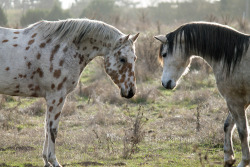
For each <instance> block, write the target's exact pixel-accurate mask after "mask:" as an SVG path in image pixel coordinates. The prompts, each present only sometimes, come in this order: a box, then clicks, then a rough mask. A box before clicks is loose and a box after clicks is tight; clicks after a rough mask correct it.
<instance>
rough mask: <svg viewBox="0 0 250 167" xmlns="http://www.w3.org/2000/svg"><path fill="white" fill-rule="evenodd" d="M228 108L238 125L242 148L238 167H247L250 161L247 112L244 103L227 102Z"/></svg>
mask: <svg viewBox="0 0 250 167" xmlns="http://www.w3.org/2000/svg"><path fill="white" fill-rule="evenodd" d="M227 105H228V108H229V110H230V112H231V114H232V117H233V119H234V121H235V123H236V127H237V130H238V133H239V137H240V141H241V150H242V160H241V162H240V164H239V165H238V167H246V166H248V165H249V163H250V152H249V143H248V122H247V117H246V112H245V110H244V104H242V105H241V104H240V103H235V102H232V101H231V102H227Z"/></svg>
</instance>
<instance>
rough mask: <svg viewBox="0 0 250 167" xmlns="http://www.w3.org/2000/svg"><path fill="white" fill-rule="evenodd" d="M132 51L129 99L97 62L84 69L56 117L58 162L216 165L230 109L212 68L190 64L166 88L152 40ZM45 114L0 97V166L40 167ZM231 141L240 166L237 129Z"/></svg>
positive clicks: (34, 103)
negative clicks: (132, 91)
mask: <svg viewBox="0 0 250 167" xmlns="http://www.w3.org/2000/svg"><path fill="white" fill-rule="evenodd" d="M121 29H122V28H121ZM168 29H171V28H166V32H167V31H168ZM145 34H146V35H145ZM154 34H156V33H154ZM136 46H137V50H136V51H137V56H138V60H137V64H136V77H137V88H138V90H137V94H136V96H135V97H133V98H132V99H130V100H127V99H123V98H121V97H120V95H119V90H118V88H117V87H116V86H115V85H114V84H113V83H112V81H111V80H110V79H109V77H108V76H107V75H106V74H105V72H104V70H103V62H102V59H95V60H93V61H92V62H91V63H90V64H89V65H88V66H87V68H86V69H85V71H84V72H83V74H82V77H81V82H80V84H79V85H78V87H77V89H76V90H75V91H74V92H72V93H71V94H70V95H69V96H68V98H67V102H66V104H65V106H64V110H63V113H62V117H61V121H60V125H59V126H60V127H59V132H58V137H57V140H56V146H57V148H56V153H57V158H58V160H59V162H60V163H61V164H62V165H63V166H67V167H68V166H69V167H70V166H131V167H134V166H157V167H158V166H159V167H161V166H162V167H165V166H166V167H168V166H171V167H173V166H181V167H183V166H187V167H188V166H189V167H195V166H222V165H223V139H224V132H223V124H224V120H225V118H226V116H227V112H228V111H227V107H226V104H225V102H224V100H223V98H222V97H221V96H220V94H219V92H218V90H217V88H216V85H215V79H214V76H213V74H212V72H211V69H210V68H209V67H208V66H207V65H206V64H205V63H204V62H203V61H202V60H196V61H195V62H194V63H193V64H192V68H191V71H190V72H189V73H188V74H187V75H186V76H185V77H183V78H182V82H181V83H180V85H179V86H178V87H177V88H176V89H175V90H173V91H168V90H165V89H164V88H163V87H162V86H161V81H160V78H161V70H162V69H161V67H160V65H159V63H158V62H157V52H158V43H157V42H156V41H154V39H153V35H152V34H149V33H142V35H141V36H140V38H139V39H138V42H137V45H136ZM44 117H45V100H43V99H35V98H21V97H11V96H7V95H1V96H0V167H6V166H10V167H12V166H18V167H19V166H22V167H35V166H38V167H40V166H43V160H42V145H43V141H44V138H45V137H44V119H45V118H44ZM233 141H234V148H235V153H236V158H237V162H239V161H240V159H241V151H240V150H241V148H240V144H239V139H238V135H237V132H236V133H235V134H234V136H233Z"/></svg>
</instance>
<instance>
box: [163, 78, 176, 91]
mask: <svg viewBox="0 0 250 167" xmlns="http://www.w3.org/2000/svg"><path fill="white" fill-rule="evenodd" d="M161 84H162V86H163V87H164V88H166V89H173V88H174V86H172V80H169V81H168V82H167V84H164V83H163V82H162V83H161Z"/></svg>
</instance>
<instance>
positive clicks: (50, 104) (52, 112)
mask: <svg viewBox="0 0 250 167" xmlns="http://www.w3.org/2000/svg"><path fill="white" fill-rule="evenodd" d="M65 98H66V95H63V96H62V94H53V95H50V96H47V97H46V102H47V114H46V124H45V127H46V128H45V136H46V139H45V142H44V148H43V159H44V162H45V167H48V166H49V164H51V165H52V166H53V167H61V165H60V164H59V163H58V161H57V159H56V155H55V142H56V137H57V131H58V124H59V118H60V114H61V111H62V108H63V105H64V102H65Z"/></svg>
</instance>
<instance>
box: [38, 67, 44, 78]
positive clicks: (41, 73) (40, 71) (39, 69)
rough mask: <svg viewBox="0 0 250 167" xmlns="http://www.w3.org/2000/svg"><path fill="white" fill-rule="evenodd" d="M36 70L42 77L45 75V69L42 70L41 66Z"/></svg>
mask: <svg viewBox="0 0 250 167" xmlns="http://www.w3.org/2000/svg"><path fill="white" fill-rule="evenodd" d="M36 72H37V73H38V74H39V76H40V78H42V77H43V71H42V70H41V68H37V70H36Z"/></svg>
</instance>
